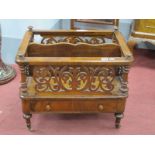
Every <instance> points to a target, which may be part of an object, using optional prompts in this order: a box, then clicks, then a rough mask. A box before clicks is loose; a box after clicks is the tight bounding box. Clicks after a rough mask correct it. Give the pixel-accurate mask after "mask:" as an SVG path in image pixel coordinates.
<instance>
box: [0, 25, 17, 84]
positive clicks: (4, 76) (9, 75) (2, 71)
mask: <svg viewBox="0 0 155 155" xmlns="http://www.w3.org/2000/svg"><path fill="white" fill-rule="evenodd" d="M1 48H2V35H1V25H0V85H1V84H5V83H7V82H9V81H10V80H12V79H13V78H14V77H15V76H16V72H15V70H14V69H13V68H12V67H11V66H10V65H6V64H5V63H4V62H3V60H2V55H1Z"/></svg>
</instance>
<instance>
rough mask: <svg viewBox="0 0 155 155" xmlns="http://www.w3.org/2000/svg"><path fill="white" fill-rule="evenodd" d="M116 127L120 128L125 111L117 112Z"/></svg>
mask: <svg viewBox="0 0 155 155" xmlns="http://www.w3.org/2000/svg"><path fill="white" fill-rule="evenodd" d="M115 118H116V120H115V128H117V129H118V128H120V122H121V119H122V118H123V113H115Z"/></svg>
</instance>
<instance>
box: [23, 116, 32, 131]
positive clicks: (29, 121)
mask: <svg viewBox="0 0 155 155" xmlns="http://www.w3.org/2000/svg"><path fill="white" fill-rule="evenodd" d="M31 117H32V114H24V115H23V118H24V119H25V121H26V125H27V128H28V129H29V130H31V120H30V119H31Z"/></svg>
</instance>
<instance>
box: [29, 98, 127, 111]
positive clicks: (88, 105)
mask: <svg viewBox="0 0 155 155" xmlns="http://www.w3.org/2000/svg"><path fill="white" fill-rule="evenodd" d="M124 103H125V102H124V101H123V100H122V101H120V100H112V102H111V101H110V100H105V101H103V100H99V101H95V100H94V101H89V100H87V101H86V100H84V101H81V100H80V101H33V102H30V110H31V111H32V112H57V113H70V112H71V113H74V112H75V113H82V112H84V113H85V112H118V111H121V112H122V111H124V106H125V104H124Z"/></svg>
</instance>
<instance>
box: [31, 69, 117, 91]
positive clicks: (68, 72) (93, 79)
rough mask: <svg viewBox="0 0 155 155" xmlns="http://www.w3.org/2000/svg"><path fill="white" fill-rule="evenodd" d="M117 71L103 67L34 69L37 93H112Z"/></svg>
mask: <svg viewBox="0 0 155 155" xmlns="http://www.w3.org/2000/svg"><path fill="white" fill-rule="evenodd" d="M114 77H115V70H114V68H112V67H103V66H93V67H88V66H45V67H44V66H38V67H34V69H33V78H34V81H35V83H36V84H35V90H36V91H37V92H62V91H68V92H69V91H70V92H71V91H74V92H107V93H108V92H111V91H112V90H113V89H114V85H113V84H112V82H113V80H114Z"/></svg>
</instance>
